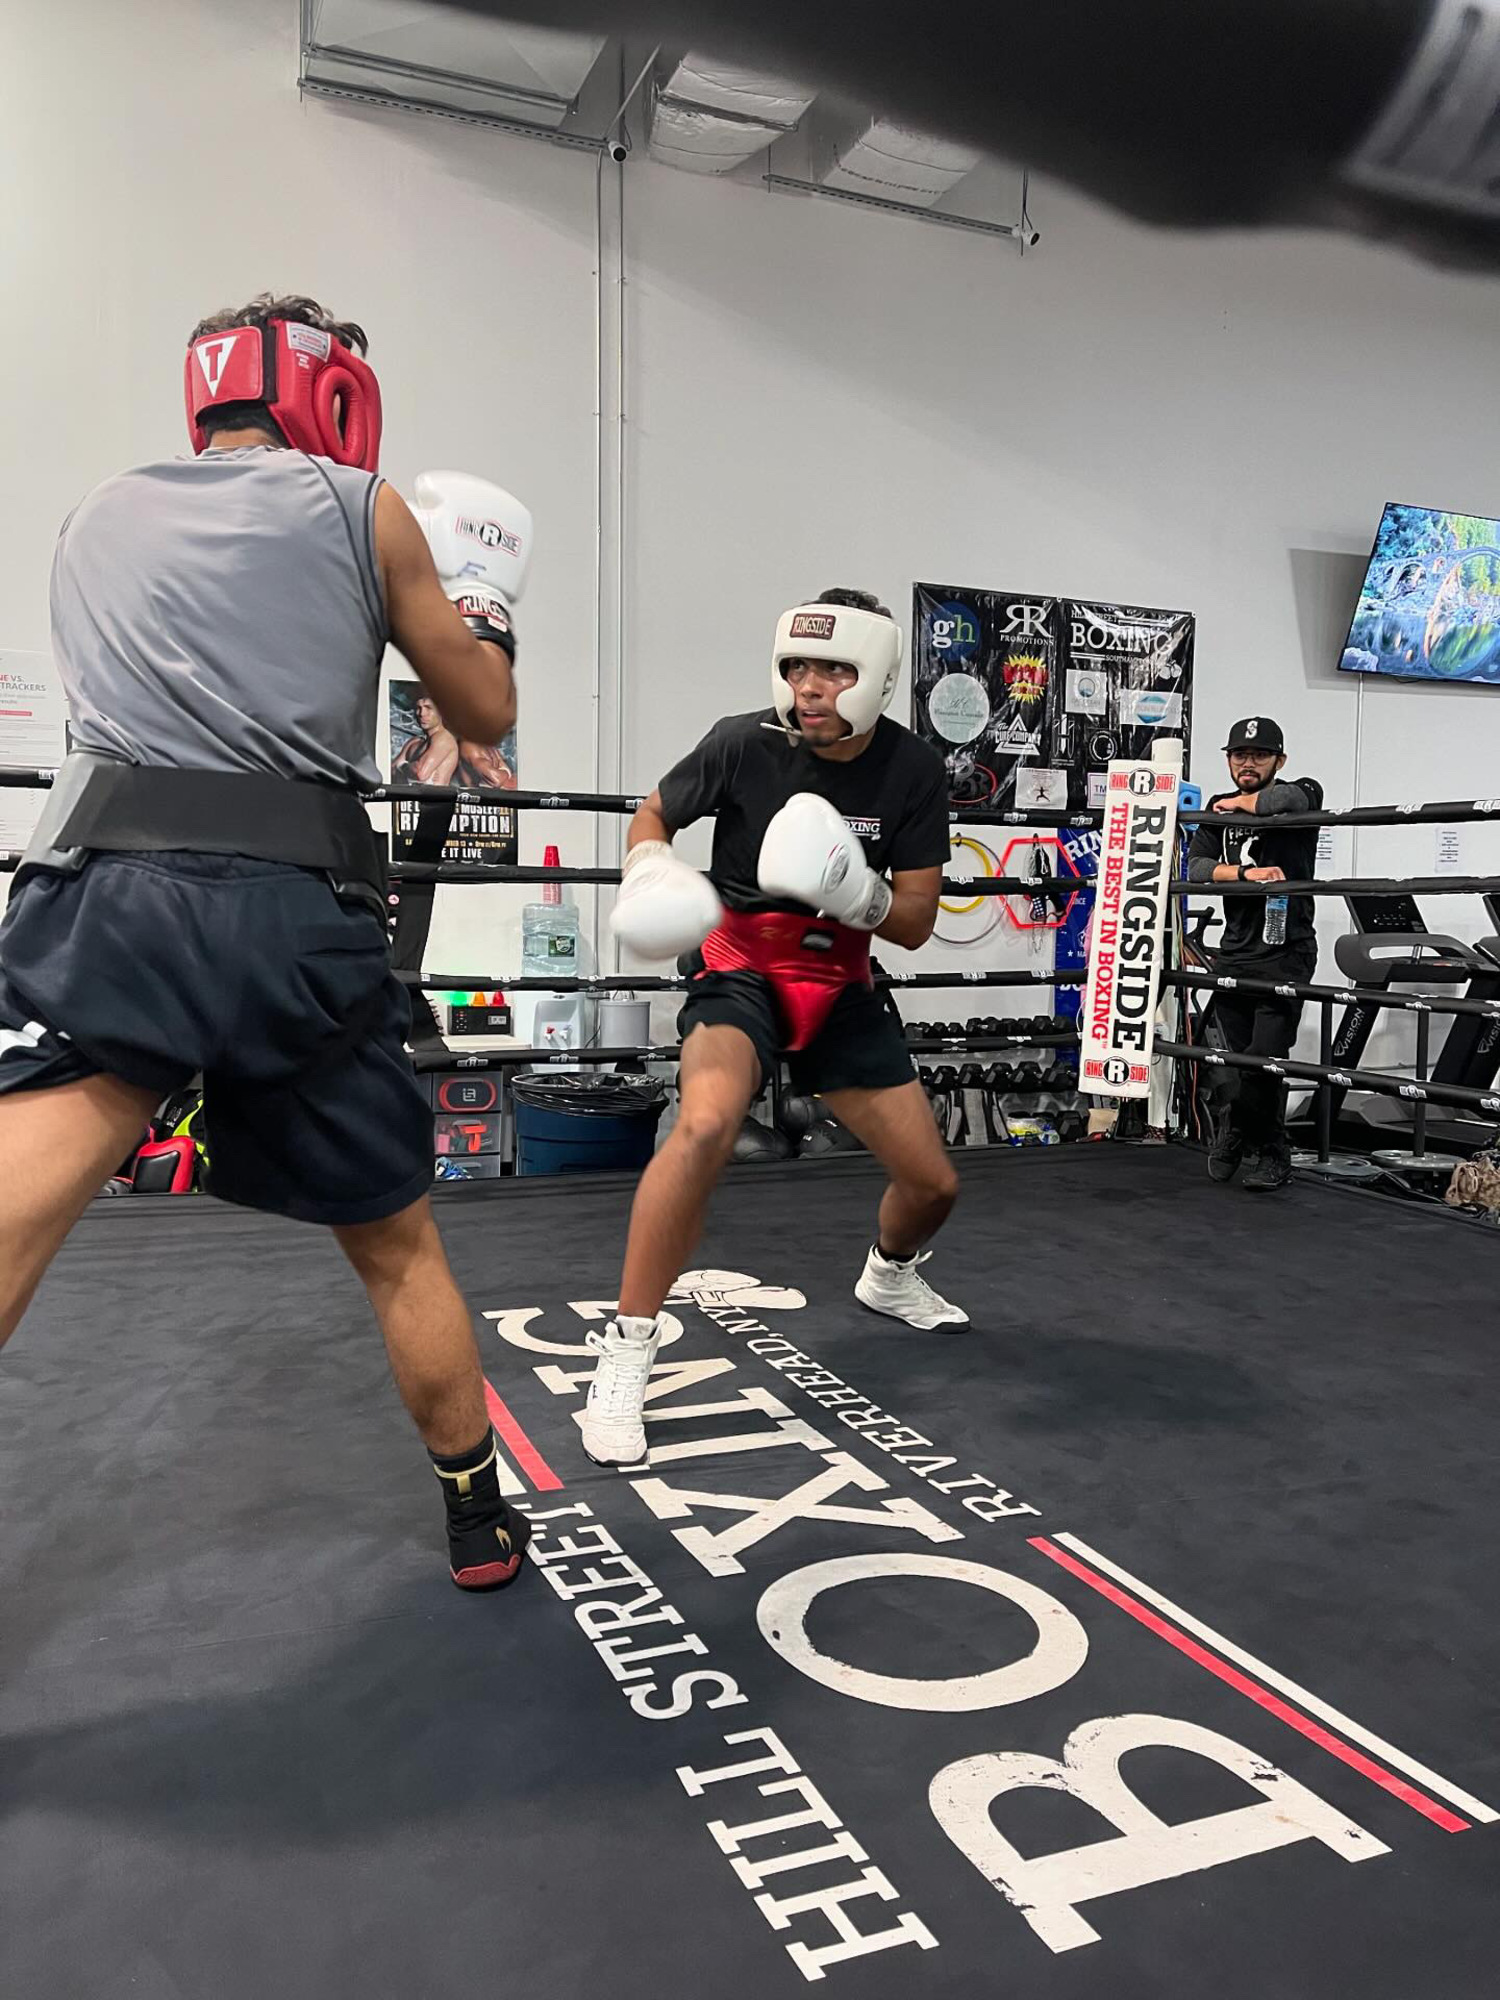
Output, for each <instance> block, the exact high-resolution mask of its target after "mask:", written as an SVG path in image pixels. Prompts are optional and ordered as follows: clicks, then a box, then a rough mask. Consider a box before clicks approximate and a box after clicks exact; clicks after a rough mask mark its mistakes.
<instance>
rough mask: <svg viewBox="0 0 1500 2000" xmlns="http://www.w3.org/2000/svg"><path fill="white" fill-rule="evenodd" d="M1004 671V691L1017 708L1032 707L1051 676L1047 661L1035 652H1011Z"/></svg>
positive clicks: (1045, 690)
mask: <svg viewBox="0 0 1500 2000" xmlns="http://www.w3.org/2000/svg"><path fill="white" fill-rule="evenodd" d="M1004 672H1005V692H1006V693H1007V694H1008V695H1009V696H1010V698H1011V700H1012V701H1013V702H1014V703H1015V704H1016V706H1017V708H1034V707H1035V706H1036V704H1037V703H1038V702H1039V701H1040V700H1041V699H1042V696H1043V695H1044V694H1045V693H1046V692H1047V682H1048V680H1049V679H1050V678H1051V676H1050V674H1049V672H1048V669H1047V662H1046V661H1045V660H1044V659H1042V658H1041V656H1040V655H1039V654H1037V653H1013V654H1012V655H1011V657H1010V658H1009V659H1008V660H1007V661H1006V663H1005V669H1004Z"/></svg>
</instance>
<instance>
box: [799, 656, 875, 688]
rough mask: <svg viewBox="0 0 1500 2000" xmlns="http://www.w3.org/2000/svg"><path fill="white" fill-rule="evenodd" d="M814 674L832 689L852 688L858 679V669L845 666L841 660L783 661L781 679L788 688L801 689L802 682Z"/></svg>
mask: <svg viewBox="0 0 1500 2000" xmlns="http://www.w3.org/2000/svg"><path fill="white" fill-rule="evenodd" d="M814 674H816V675H817V677H818V679H819V680H820V681H827V682H829V683H830V685H831V686H833V687H853V685H854V683H855V682H856V681H857V680H858V679H859V669H858V667H849V666H845V664H844V662H843V661H842V660H784V661H783V662H782V666H781V678H782V679H783V680H784V681H785V682H787V684H788V685H789V686H790V687H801V686H802V684H803V682H804V681H806V680H807V679H809V678H810V677H811V676H812V675H814Z"/></svg>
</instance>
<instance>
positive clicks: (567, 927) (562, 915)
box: [521, 847, 578, 979]
mask: <svg viewBox="0 0 1500 2000" xmlns="http://www.w3.org/2000/svg"><path fill="white" fill-rule="evenodd" d="M542 865H543V867H545V868H556V867H557V866H558V859H557V849H556V848H555V847H549V848H548V849H547V851H546V853H545V855H544V856H543V859H542ZM577 973H578V911H577V908H576V907H575V906H574V904H572V903H570V902H565V901H564V900H563V890H562V884H561V882H544V883H543V884H542V900H541V901H540V902H539V903H528V904H527V905H526V906H525V908H524V909H523V910H522V912H521V976H522V978H523V979H573V978H575V977H576V976H577Z"/></svg>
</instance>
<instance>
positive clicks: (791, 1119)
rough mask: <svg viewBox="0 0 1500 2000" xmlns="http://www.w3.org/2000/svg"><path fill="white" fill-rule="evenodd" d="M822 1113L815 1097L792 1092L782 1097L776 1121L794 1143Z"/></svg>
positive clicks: (809, 1128)
mask: <svg viewBox="0 0 1500 2000" xmlns="http://www.w3.org/2000/svg"><path fill="white" fill-rule="evenodd" d="M822 1115H823V1114H822V1112H821V1111H820V1110H819V1108H818V1101H817V1099H816V1098H815V1097H807V1096H804V1095H801V1094H794V1095H793V1096H790V1097H783V1098H782V1100H781V1111H780V1115H779V1117H778V1119H777V1123H778V1124H779V1126H780V1127H781V1130H782V1131H783V1132H784V1133H785V1134H786V1136H787V1138H788V1139H790V1140H791V1141H792V1142H793V1144H795V1143H796V1142H797V1141H798V1140H799V1139H800V1138H802V1136H803V1134H804V1133H806V1132H808V1131H810V1130H811V1128H812V1126H813V1125H814V1124H815V1123H816V1121H817V1120H818V1118H820V1117H821V1116H822Z"/></svg>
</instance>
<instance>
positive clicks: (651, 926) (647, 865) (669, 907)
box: [609, 840, 724, 958]
mask: <svg viewBox="0 0 1500 2000" xmlns="http://www.w3.org/2000/svg"><path fill="white" fill-rule="evenodd" d="M723 914H724V906H723V904H722V903H721V902H720V901H719V897H718V892H717V891H716V890H715V888H714V885H713V883H712V882H710V881H709V879H708V877H707V876H706V875H704V874H702V873H701V872H700V871H699V870H698V869H696V868H690V867H689V866H688V864H687V863H686V862H685V861H679V860H678V859H677V856H676V855H675V854H674V853H673V852H672V850H671V848H670V846H669V845H668V844H667V842H666V841H664V840H643V841H641V842H640V843H639V845H638V846H635V847H632V848H631V850H630V852H629V854H627V855H626V857H625V871H624V879H623V881H622V882H621V884H620V893H619V895H618V896H617V897H616V898H615V907H614V909H613V910H612V911H611V913H610V919H609V927H610V929H611V930H612V931H613V932H614V934H615V936H616V937H617V938H618V939H619V940H620V942H621V944H624V945H629V947H630V949H631V950H632V951H634V952H638V953H639V955H640V956H641V957H642V958H681V956H682V954H683V953H684V952H685V951H696V950H697V949H698V946H699V945H700V944H702V942H703V940H704V939H705V938H706V937H707V936H708V934H709V932H710V931H711V930H713V928H714V927H715V925H716V924H717V923H718V922H719V920H720V918H721V917H722V916H723Z"/></svg>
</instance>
